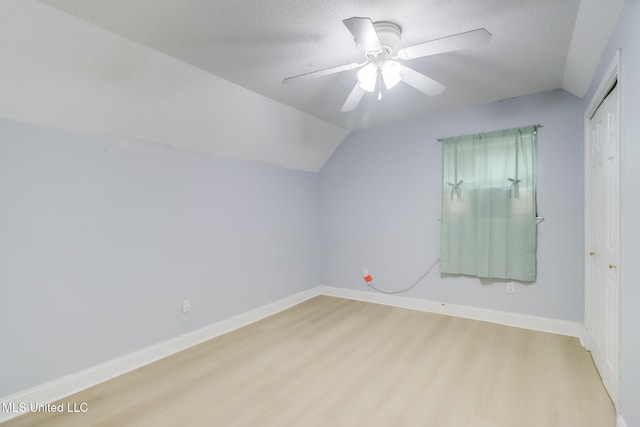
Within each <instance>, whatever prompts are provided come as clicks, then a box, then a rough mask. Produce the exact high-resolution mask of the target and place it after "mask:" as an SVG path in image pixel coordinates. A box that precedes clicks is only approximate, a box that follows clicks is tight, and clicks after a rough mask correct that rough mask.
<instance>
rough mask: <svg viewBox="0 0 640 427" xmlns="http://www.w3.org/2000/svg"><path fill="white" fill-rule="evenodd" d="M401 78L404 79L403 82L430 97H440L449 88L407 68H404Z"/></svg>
mask: <svg viewBox="0 0 640 427" xmlns="http://www.w3.org/2000/svg"><path fill="white" fill-rule="evenodd" d="M400 77H402V80H401V81H403V82H405V83H406V84H408V85H409V86H411V87H413V88H414V89H418V90H419V91H420V92H422V93H424V94H426V95H429V96H436V95H440V94H441V93H442V92H444V90H445V89H446V88H447V87H446V86H445V85H443V84H441V83H438V82H437V81H435V80H433V79H431V78H429V77H427V76H425V75H424V74H422V73H419V72H417V71H416V70H414V69H412V68H409V67H405V66H402V70H401V71H400Z"/></svg>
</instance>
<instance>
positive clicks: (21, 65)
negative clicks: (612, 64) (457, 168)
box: [0, 0, 622, 171]
mask: <svg viewBox="0 0 640 427" xmlns="http://www.w3.org/2000/svg"><path fill="white" fill-rule="evenodd" d="M621 6H622V0H610V1H607V2H602V1H599V0H582V1H580V0H562V1H558V0H537V1H530V0H456V1H451V0H401V1H395V2H390V1H382V0H368V1H364V0H343V1H341V0H325V1H322V2H318V1H313V0H304V1H303V0H296V1H293V0H270V1H256V0H238V1H228V0H182V1H170V0H108V1H105V0H40V2H35V1H34V0H5V1H4V2H2V4H1V5H0V14H1V18H0V20H1V24H2V29H0V32H1V34H0V54H2V57H3V58H5V59H8V61H7V60H5V64H6V65H8V66H6V67H4V68H0V89H2V88H4V92H5V95H9V97H8V98H7V97H5V99H4V100H0V115H2V116H4V117H9V118H16V119H19V120H27V121H35V122H41V123H44V124H54V125H55V124H57V125H60V126H66V127H72V128H73V127H75V128H79V129H82V130H94V131H99V132H106V133H111V134H116V135H123V136H133V137H136V138H140V139H145V140H149V141H152V142H160V143H163V144H166V145H170V146H174V147H176V148H180V149H189V150H193V151H200V152H206V153H209V154H214V155H222V156H226V157H234V158H242V159H250V160H258V161H265V162H267V163H272V164H277V165H280V166H284V167H290V168H293V169H302V170H312V171H313V170H319V169H320V168H321V167H322V165H323V164H324V162H325V161H326V159H327V158H328V157H329V156H330V155H331V153H332V152H333V150H335V148H336V147H337V146H338V145H339V143H340V142H341V140H342V139H343V138H344V137H345V136H346V134H347V133H348V131H349V130H351V129H360V128H366V127H371V126H379V125H384V124H389V123H394V122H398V121H401V120H405V119H408V118H413V117H418V116H423V115H427V114H431V113H435V112H441V111H447V110H454V109H459V108H464V107H467V106H471V105H477V104H481V103H485V102H491V101H495V100H500V99H505V98H510V97H514V96H519V95H526V94H530V93H536V92H541V91H546V90H551V89H557V88H564V89H566V90H568V91H569V92H571V93H573V94H575V95H577V96H582V95H584V93H585V91H586V90H587V87H588V85H589V83H590V81H591V78H592V76H593V73H594V72H595V67H596V65H597V63H598V60H599V58H600V55H601V54H602V49H604V46H605V44H606V41H607V39H608V37H609V35H610V34H611V31H612V29H613V28H614V26H615V23H616V21H617V17H618V15H619V12H620V9H621ZM352 16H366V17H370V18H371V19H372V20H374V21H377V20H387V21H393V22H396V23H397V24H399V25H400V26H401V27H402V41H401V43H400V46H407V45H411V44H415V43H418V42H422V41H426V40H431V39H437V38H440V37H444V36H447V35H451V34H455V33H459V32H464V31H468V30H472V29H476V28H486V29H487V30H488V31H489V32H491V33H492V34H493V37H492V40H491V43H490V44H489V45H487V46H482V47H479V48H474V49H470V50H465V51H459V52H452V53H445V54H440V55H435V56H432V57H428V58H422V59H416V60H413V61H411V63H410V65H411V66H412V67H413V68H415V69H416V70H418V71H420V72H422V73H424V74H427V75H428V76H430V77H431V78H433V79H435V80H437V81H439V82H441V83H443V84H445V85H446V86H447V90H446V91H445V92H444V93H443V94H441V95H439V96H437V97H427V96H425V95H423V94H421V93H419V92H417V91H416V90H414V89H412V88H410V87H408V86H406V85H398V86H397V87H396V88H394V89H393V90H391V91H389V92H387V93H385V94H384V97H383V99H382V101H377V100H376V99H375V96H373V95H369V96H366V97H365V98H364V99H363V102H362V103H361V104H360V106H359V107H358V108H357V109H356V110H354V111H352V112H349V113H342V112H340V107H341V106H342V103H343V102H344V100H345V98H346V96H347V95H348V93H349V91H350V90H351V88H352V87H353V85H354V83H355V81H356V77H355V73H354V72H345V73H341V74H336V75H332V76H328V77H323V78H318V79H315V80H311V81H305V82H300V83H298V84H291V85H283V84H282V83H281V82H282V79H283V78H285V77H288V76H291V75H296V74H300V73H304V72H308V71H312V70H316V69H321V68H325V67H331V66H336V65H341V64H345V63H350V62H354V61H360V60H361V59H362V57H361V54H360V53H359V52H358V50H357V49H356V47H355V44H354V43H353V38H352V36H351V34H350V33H349V32H348V31H347V29H346V28H345V27H344V25H343V24H342V20H343V19H345V18H348V17H352ZM594 26H597V27H598V30H597V31H593V27H594ZM41 91H42V92H41ZM40 92H41V93H40ZM70 98H71V100H70ZM54 99H55V101H53V100H54ZM74 99H75V101H76V102H75V103H74V102H72V101H73V100H74ZM60 101H63V102H62V105H63V106H64V107H65V108H60ZM56 107H57V108H56ZM134 122H137V123H134ZM65 123H66V124H65Z"/></svg>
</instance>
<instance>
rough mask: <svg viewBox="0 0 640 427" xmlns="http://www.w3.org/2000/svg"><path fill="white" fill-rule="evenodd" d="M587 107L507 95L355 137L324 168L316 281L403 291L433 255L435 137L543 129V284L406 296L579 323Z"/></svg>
mask: <svg viewBox="0 0 640 427" xmlns="http://www.w3.org/2000/svg"><path fill="white" fill-rule="evenodd" d="M582 111H583V108H582V102H581V101H580V100H579V99H578V98H576V97H574V96H573V95H570V94H568V93H566V92H564V91H561V90H557V91H550V92H545V93H541V94H536V95H530V96H525V97H519V98H513V99H508V100H505V101H500V102H495V103H491V104H487V105H482V106H478V107H475V108H469V109H465V110H460V111H456V112H451V113H446V114H441V115H436V116H430V117H426V118H421V119H416V120H412V121H407V122H404V123H400V124H397V125H393V126H386V127H381V128H376V129H369V130H363V131H359V132H354V133H352V134H351V135H350V136H349V137H347V139H346V140H345V141H344V142H343V143H342V145H341V146H340V147H339V148H338V150H337V151H336V152H335V153H334V155H333V157H332V158H331V159H330V160H329V162H328V163H327V164H326V165H325V167H324V169H323V170H322V171H321V208H322V215H321V236H322V239H321V245H322V249H321V253H322V254H323V258H322V262H321V274H322V283H323V284H325V285H332V286H339V287H345V288H354V289H363V290H364V289H366V286H365V285H364V281H363V280H362V278H361V272H362V269H363V268H368V269H369V272H370V273H371V274H372V275H373V277H374V280H375V282H376V283H377V286H378V287H381V288H384V289H386V290H395V289H401V288H403V287H406V286H407V285H410V284H411V283H413V281H414V280H416V279H417V278H418V277H420V276H421V275H422V274H423V273H424V272H425V271H426V270H427V268H428V266H429V265H430V264H432V263H433V262H434V261H435V260H436V259H437V257H438V252H439V236H440V228H439V222H438V218H439V216H440V196H441V193H440V182H441V175H440V174H441V149H440V145H439V143H438V142H437V139H438V138H440V137H446V136H455V135H461V134H468V133H476V132H481V131H489V130H497V129H503V128H511V127H518V126H524V125H531V124H542V125H544V128H542V129H540V130H539V132H538V135H539V139H538V153H539V168H538V169H539V174H538V175H539V183H538V212H539V215H541V216H544V217H545V221H544V222H543V223H541V224H540V225H539V227H538V232H539V235H538V238H539V239H538V279H537V281H536V282H535V283H533V284H529V285H522V284H517V285H516V292H515V293H514V294H507V293H506V292H505V285H504V283H496V282H491V281H486V280H483V281H480V280H479V279H474V278H466V277H446V278H444V277H440V273H439V271H438V267H436V268H435V269H434V271H432V273H431V274H430V275H429V276H427V277H426V278H425V279H424V280H423V281H422V282H421V283H420V284H419V285H418V286H416V287H415V288H414V289H413V290H411V291H409V292H407V293H406V294H405V295H407V296H411V297H416V298H425V299H430V300H435V301H441V302H446V303H453V304H463V305H469V306H475V307H484V308H488V309H498V310H505V311H512V312H518V313H524V314H531V315H537V316H544V317H550V318H555V319H565V320H571V321H580V322H581V321H582V320H583V311H584V310H583V305H584V303H583V300H584V290H583V286H584V285H583V282H584V272H583V269H584V262H583V248H584V237H583V227H584V214H583V202H584V197H583V193H584V185H583V180H584V172H583V170H584V164H583V151H584V150H583V123H582Z"/></svg>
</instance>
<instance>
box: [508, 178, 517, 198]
mask: <svg viewBox="0 0 640 427" xmlns="http://www.w3.org/2000/svg"><path fill="white" fill-rule="evenodd" d="M507 179H508V180H509V181H511V187H509V193H508V194H509V198H514V197H515V198H518V197H520V180H519V179H513V178H507Z"/></svg>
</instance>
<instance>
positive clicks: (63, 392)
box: [0, 286, 626, 427]
mask: <svg viewBox="0 0 640 427" xmlns="http://www.w3.org/2000/svg"><path fill="white" fill-rule="evenodd" d="M318 295H327V296H335V297H340V298H347V299H353V300H358V301H364V302H371V303H376V304H384V305H390V306H394V307H401V308H407V309H411V310H420V311H427V312H430V313H438V314H445V315H449V316H456V317H462V318H466V319H474V320H482V321H485V322H492V323H498V324H502V325H508V326H515V327H519V328H525V329H533V330H536V331H542V332H551V333H555V334H560V335H569V336H575V337H580V335H581V334H580V332H581V325H580V324H579V323H577V322H568V321H564V320H557V319H548V318H544V317H536V316H529V315H524V314H518V313H510V312H503V311H497V310H488V309H484V308H478V307H470V306H463V305H454V304H444V303H439V302H435V301H429V300H423V299H418V298H409V297H402V296H397V295H386V294H379V293H373V292H366V291H360V290H355V289H346V288H336V287H331V286H317V287H314V288H311V289H308V290H306V291H303V292H300V293H297V294H295V295H291V296H289V297H286V298H283V299H280V300H278V301H275V302H272V303H270V304H267V305H264V306H262V307H258V308H256V309H253V310H250V311H247V312H245V313H242V314H239V315H237V316H233V317H230V318H228V319H225V320H222V321H220V322H217V323H214V324H212V325H209V326H206V327H204V328H201V329H197V330H195V331H192V332H189V333H186V334H184V335H181V336H178V337H175V338H172V339H170V340H167V341H163V342H160V343H158V344H154V345H152V346H149V347H146V348H143V349H141V350H139V351H136V352H133V353H130V354H127V355H124V356H122V357H119V358H117V359H114V360H111V361H108V362H105V363H102V364H100V365H97V366H94V367H91V368H88V369H85V370H83V371H80V372H76V373H74V374H71V375H68V376H65V377H63V378H60V379H57V380H55V381H51V382H48V383H46V384H42V385H40V386H37V387H34V388H31V389H28V390H24V391H21V392H18V393H16V394H12V395H10V396H6V397H2V398H0V403H1V404H4V405H6V407H7V408H11V407H13V408H20V403H23V404H24V403H26V404H27V406H28V404H29V403H30V402H38V403H52V402H55V401H57V400H60V399H63V398H65V397H67V396H70V395H72V394H74V393H77V392H79V391H82V390H85V389H87V388H89V387H93V386H94V385H97V384H100V383H102V382H104V381H107V380H110V379H112V378H115V377H117V376H119V375H122V374H125V373H127V372H130V371H132V370H134V369H137V368H139V367H141V366H144V365H147V364H149V363H152V362H155V361H156V360H159V359H162V358H164V357H167V356H170V355H172V354H175V353H177V352H179V351H182V350H185V349H187V348H189V347H193V346H194V345H197V344H200V343H202V342H204V341H207V340H210V339H212V338H215V337H217V336H220V335H222V334H225V333H227V332H231V331H233V330H235V329H238V328H241V327H243V326H246V325H248V324H250V323H253V322H256V321H258V320H260V319H263V318H265V317H268V316H271V315H272V314H275V313H278V312H280V311H282V310H285V309H287V308H289V307H292V306H294V305H296V304H299V303H301V302H303V301H306V300H308V299H310V298H313V297H315V296H318ZM19 415H21V412H19V411H16V412H11V411H3V410H2V407H0V422H3V421H6V420H9V419H11V418H15V417H17V416H19ZM618 427H626V424H625V423H624V420H623V419H622V417H621V416H619V417H618Z"/></svg>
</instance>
